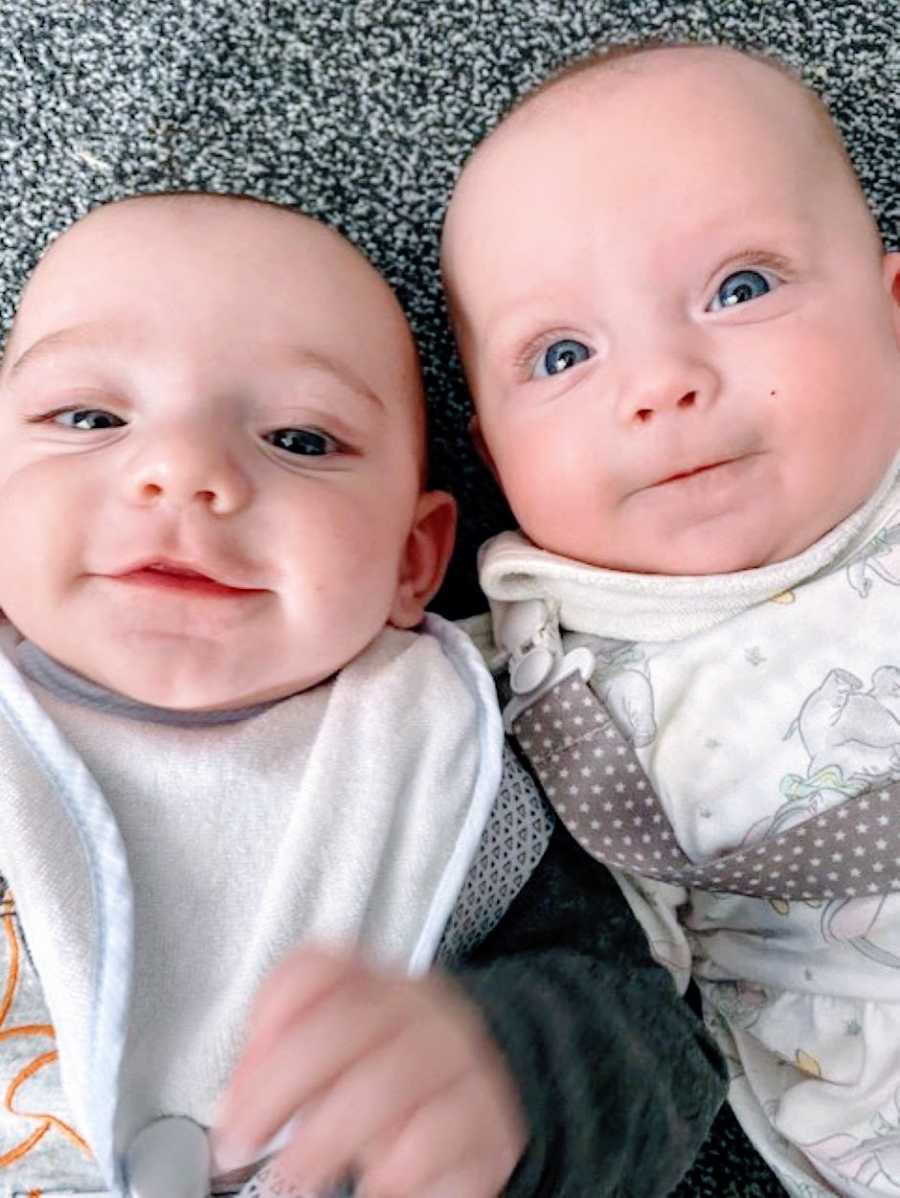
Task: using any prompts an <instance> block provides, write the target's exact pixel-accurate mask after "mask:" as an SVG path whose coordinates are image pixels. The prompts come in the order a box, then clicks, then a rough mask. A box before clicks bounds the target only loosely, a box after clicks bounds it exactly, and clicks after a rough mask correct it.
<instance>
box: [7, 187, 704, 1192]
mask: <svg viewBox="0 0 900 1198" xmlns="http://www.w3.org/2000/svg"><path fill="white" fill-rule="evenodd" d="M424 479H425V453H424V409H423V399H422V392H421V385H420V380H419V375H418V368H417V362H416V356H415V351H414V348H413V344H412V341H411V337H410V334H409V330H408V328H407V325H406V322H405V320H404V318H403V316H402V313H401V311H400V308H399V306H398V304H397V302H396V300H395V299H394V297H393V295H392V293H391V292H390V290H389V288H388V287H387V285H386V284H385V283H384V282H383V281H382V280H381V279H380V278H379V277H378V275H377V274H376V273H375V271H374V270H373V269H372V268H371V267H370V266H369V264H368V263H367V262H366V261H365V260H364V259H363V258H362V256H361V255H360V254H359V253H358V252H357V251H356V250H355V249H354V248H353V247H352V246H350V245H349V244H348V243H347V242H345V241H344V240H343V239H342V238H340V237H339V236H338V235H337V234H336V233H334V232H332V231H330V230H329V229H327V228H326V227H324V226H323V225H321V224H318V223H317V222H315V221H312V220H310V219H308V218H306V217H303V216H300V215H299V214H297V213H295V212H293V211H291V210H289V209H285V208H279V207H276V206H274V205H270V204H264V203H260V202H256V201H248V200H242V199H239V198H236V197H217V198H214V197H210V196H197V195H194V196H187V195H168V196H156V197H141V198H131V199H126V200H124V201H122V202H118V203H114V204H109V205H107V206H105V207H101V208H99V209H97V210H95V211H94V212H92V213H90V214H89V215H88V216H87V217H85V218H84V219H83V220H81V221H79V222H77V223H76V224H75V225H74V226H73V227H72V228H71V229H69V230H67V231H65V232H64V233H63V235H62V236H61V238H60V239H59V240H58V241H56V242H55V243H54V244H53V245H52V246H51V248H50V249H49V251H48V252H47V253H46V254H45V256H44V257H43V259H42V260H41V262H40V264H39V265H38V267H37V269H36V271H35V272H34V274H33V275H32V277H31V279H30V281H29V283H28V286H27V288H26V290H25V293H24V295H23V297H22V300H21V303H20V306H19V309H18V314H17V317H16V321H15V325H14V328H13V331H12V334H11V337H10V340H9V343H8V345H7V348H6V353H5V356H4V359H3V363H2V371H0V553H2V556H3V560H4V563H5V568H4V570H3V574H2V581H0V605H2V608H3V613H4V615H5V617H6V622H5V623H4V625H3V626H2V628H0V649H2V652H0V777H2V778H3V788H4V795H3V802H2V803H0V874H2V875H3V878H2V879H0V898H2V904H3V905H2V907H0V918H2V920H3V925H4V931H5V933H6V935H5V938H4V940H3V948H2V951H0V965H2V968H3V974H4V977H5V981H4V982H3V984H2V986H0V993H2V1000H0V1082H2V1088H3V1092H4V1093H6V1095H7V1099H6V1104H5V1108H4V1110H3V1112H2V1114H0V1136H2V1139H0V1183H2V1185H3V1186H4V1187H5V1192H6V1193H12V1194H15V1195H24V1194H26V1193H28V1194H35V1193H42V1194H52V1193H59V1194H66V1195H68V1194H72V1193H90V1194H92V1195H96V1194H100V1193H104V1194H105V1193H114V1194H116V1195H130V1196H131V1198H182V1196H183V1198H203V1196H204V1195H206V1194H207V1193H208V1192H209V1190H210V1187H211V1186H212V1187H213V1188H214V1189H215V1191H216V1192H225V1191H227V1192H234V1191H235V1190H237V1189H239V1188H240V1186H241V1185H242V1184H243V1183H244V1182H245V1181H246V1183H247V1184H246V1190H245V1191H244V1192H246V1194H248V1195H250V1194H253V1195H256V1196H262V1195H266V1194H276V1193H277V1194H279V1195H287V1194H299V1193H300V1192H301V1189H302V1192H303V1193H308V1192H313V1191H315V1192H318V1193H321V1192H322V1191H323V1188H326V1187H328V1188H330V1187H331V1186H332V1185H334V1184H337V1183H339V1182H341V1181H342V1180H344V1179H347V1178H348V1177H355V1178H356V1179H358V1180H359V1181H361V1182H362V1184H363V1185H364V1187H365V1188H366V1191H367V1192H368V1193H373V1194H376V1193H388V1192H389V1193H402V1194H404V1195H417V1196H419V1195H421V1196H422V1198H432V1196H434V1198H437V1196H438V1195H454V1198H456V1196H463V1195H465V1198H491V1196H493V1195H495V1194H497V1193H498V1192H499V1191H500V1190H501V1189H504V1187H506V1192H508V1193H509V1194H513V1195H521V1196H523V1198H524V1196H526V1195H530V1194H537V1193H546V1192H548V1189H547V1187H548V1186H553V1187H554V1188H553V1192H554V1193H558V1194H560V1195H564V1194H576V1193H580V1192H582V1190H581V1189H580V1186H581V1185H582V1183H583V1182H584V1180H585V1178H587V1180H588V1183H592V1181H593V1179H595V1178H598V1179H600V1180H601V1181H602V1183H603V1184H602V1185H599V1186H598V1188H597V1189H596V1190H595V1191H594V1192H596V1193H598V1194H599V1193H608V1192H612V1191H613V1189H614V1188H615V1189H616V1190H617V1189H618V1186H619V1183H620V1179H621V1178H622V1177H623V1176H630V1175H632V1174H633V1173H634V1172H635V1171H636V1170H637V1169H638V1168H639V1167H640V1166H641V1164H642V1156H643V1153H644V1146H645V1144H646V1139H647V1135H648V1134H650V1133H652V1134H654V1135H655V1136H657V1137H658V1139H659V1141H660V1149H661V1153H662V1160H661V1161H660V1162H658V1163H657V1162H655V1161H654V1162H650V1163H649V1164H648V1165H647V1167H646V1168H644V1169H643V1175H642V1179H641V1181H640V1182H639V1184H638V1186H637V1188H636V1189H635V1190H634V1192H635V1193H640V1194H642V1195H647V1196H648V1198H650V1196H652V1195H661V1194H663V1193H665V1192H667V1190H668V1189H669V1188H670V1186H671V1185H672V1184H674V1181H675V1180H677V1178H678V1176H679V1175H680V1173H681V1172H682V1171H683V1170H684V1169H685V1168H686V1167H687V1165H688V1164H689V1162H690V1159H691V1156H692V1154H693V1153H694V1152H695V1151H696V1148H697V1146H698V1144H699V1141H700V1138H701V1137H702V1135H703V1133H704V1131H705V1127H706V1124H707V1123H708V1121H709V1119H710V1118H711V1116H712V1114H713V1112H714V1110H715V1108H716V1106H717V1103H718V1102H719V1100H720V1097H721V1093H722V1080H721V1079H720V1076H719V1066H718V1063H717V1059H716V1054H715V1052H714V1050H712V1049H711V1046H710V1045H709V1044H708V1043H707V1041H706V1038H705V1035H706V1034H705V1033H704V1032H703V1031H702V1029H701V1028H700V1027H699V1025H698V1024H696V1023H694V1022H692V1020H691V1019H690V1018H689V1017H686V1016H685V1014H684V1012H683V1011H682V1010H680V1009H679V1006H680V1004H679V1002H678V999H677V995H676V994H675V991H674V988H673V987H672V985H671V981H670V979H669V977H668V975H667V973H666V972H665V971H664V970H662V969H660V968H659V967H658V966H657V965H656V964H655V963H653V961H652V960H651V958H650V956H649V953H646V952H645V948H644V946H643V944H642V943H641V942H640V940H636V939H634V938H633V920H632V917H631V914H630V912H629V911H628V910H627V908H624V911H623V908H622V904H621V895H620V894H619V893H618V891H617V889H616V887H615V884H614V883H612V882H611V879H609V876H608V873H607V871H606V870H605V869H603V868H602V867H601V866H599V865H597V864H596V863H594V862H590V868H589V869H586V868H584V866H583V865H581V864H580V863H579V862H578V861H577V860H575V861H574V862H573V860H572V859H571V858H572V853H571V849H570V847H569V843H570V842H569V837H568V835H567V833H566V832H565V831H564V829H562V828H561V827H559V828H556V829H554V826H553V822H552V820H551V818H550V816H549V815H548V814H547V813H546V811H545V809H544V808H543V807H542V805H541V803H540V801H537V800H535V798H534V796H533V795H530V794H529V792H528V791H527V788H525V787H524V785H523V779H524V778H525V776H524V774H523V772H522V770H521V767H518V766H517V765H516V764H515V762H514V761H513V760H512V759H511V758H509V757H507V758H506V760H505V761H504V757H503V753H504V750H503V735H502V727H501V724H500V719H499V713H498V712H497V709H496V705H495V700H494V694H493V684H492V681H491V678H490V676H489V675H488V673H487V672H486V670H485V669H484V667H483V666H482V664H481V661H480V658H479V657H478V654H477V653H476V651H475V650H474V648H473V647H472V646H471V645H470V644H469V642H468V641H466V639H465V638H464V637H463V636H462V634H461V633H460V632H459V631H457V630H456V629H454V628H453V627H452V626H450V625H448V624H446V623H445V622H443V621H440V620H438V619H436V618H433V617H429V618H428V619H427V620H426V622H425V623H424V625H423V624H422V620H423V613H424V608H425V605H426V604H427V602H428V601H429V599H430V598H431V597H432V595H433V594H434V593H435V591H436V589H437V587H438V585H439V583H440V580H441V577H442V574H443V571H444V567H445V564H446V562H447V558H448V555H449V553H450V549H451V543H452V538H453V531H454V520H455V509H454V504H453V501H452V499H451V498H450V497H449V496H448V495H446V494H443V493H441V492H438V491H429V490H426V489H425V486H424ZM526 781H527V779H526ZM514 900H515V901H514ZM598 925H599V926H603V927H604V928H605V929H606V930H607V932H608V935H607V936H606V938H605V940H604V941H603V942H602V943H601V942H599V941H598V938H597V936H596V928H597V926H598ZM26 945H27V951H23V949H24V947H25V946H26ZM298 945H299V946H300V947H298ZM438 962H439V963H440V965H441V967H442V968H441V969H437V968H434V969H432V968H431V966H432V964H433V963H438ZM273 971H274V972H273ZM451 974H452V975H453V976H452V977H451ZM263 979H268V980H266V981H265V982H264V981H263ZM638 1028H646V1029H648V1030H647V1031H646V1033H644V1032H640V1033H639V1032H638V1031H636V1030H635V1029H638ZM248 1029H249V1031H248ZM54 1040H55V1047H54ZM660 1046H664V1050H662V1051H661V1050H660ZM55 1048H58V1054H59V1059H58V1063H57V1059H56V1051H55ZM652 1052H658V1053H659V1056H660V1058H661V1059H660V1061H659V1065H658V1068H657V1070H656V1071H654V1072H653V1073H650V1072H649V1071H646V1070H645V1071H644V1074H645V1076H644V1077H639V1076H638V1073H639V1070H638V1065H637V1062H639V1061H644V1060H646V1059H647V1056H648V1053H652ZM601 1061H602V1064H603V1068H602V1069H601V1068H600V1067H599V1063H600V1062H601ZM626 1087H627V1088H628V1089H629V1090H630V1091H634V1089H635V1088H637V1089H639V1090H640V1091H641V1093H642V1102H641V1110H640V1114H636V1115H635V1117H634V1119H632V1120H631V1121H630V1122H626V1123H623V1122H622V1121H621V1120H618V1121H617V1126H618V1127H619V1129H620V1134H619V1135H618V1137H609V1136H607V1134H606V1127H607V1124H608V1122H609V1111H611V1110H615V1109H616V1108H617V1107H618V1106H619V1105H620V1101H621V1095H622V1093H623V1091H624V1088H626ZM585 1095H586V1096H587V1097H588V1099H589V1101H588V1102H586V1103H584V1097H585ZM573 1096H575V1097H573ZM576 1098H577V1101H576ZM582 1103H584V1107H583V1109H582V1107H581V1105H580V1104H582ZM301 1108H302V1112H301V1114H300V1117H299V1118H297V1119H296V1120H295V1119H294V1116H295V1115H296V1114H297V1112H298V1111H301ZM698 1108H699V1109H700V1111H701V1114H702V1117H701V1119H700V1121H699V1128H698V1127H697V1126H696V1124H695V1121H694V1119H693V1114H694V1112H695V1110H697V1109H698ZM35 1111H41V1112H45V1113H44V1114H41V1115H39V1116H36V1115H33V1114H26V1113H24V1112H35ZM704 1120H705V1121H704ZM211 1127H213V1128H214V1131H213V1134H212V1135H208V1134H207V1133H208V1129H210V1128H211ZM279 1131H280V1132H281V1134H280V1135H278V1136H277V1137H276V1133H279ZM273 1137H276V1139H275V1143H276V1144H277V1146H278V1147H280V1148H281V1149H283V1151H281V1153H280V1155H279V1156H278V1158H277V1159H276V1160H275V1161H274V1163H273V1164H271V1165H270V1166H268V1168H267V1169H264V1170H263V1171H262V1173H261V1174H258V1175H256V1176H252V1175H253V1174H254V1173H256V1171H257V1167H258V1162H259V1161H260V1159H262V1158H265V1157H266V1156H267V1155H269V1154H271V1152H272V1151H274V1149H273ZM247 1179H250V1180H247Z"/></svg>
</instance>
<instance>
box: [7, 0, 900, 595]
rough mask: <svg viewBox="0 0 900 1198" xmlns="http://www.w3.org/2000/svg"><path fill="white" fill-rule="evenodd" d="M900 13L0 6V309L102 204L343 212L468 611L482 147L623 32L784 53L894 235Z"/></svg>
mask: <svg viewBox="0 0 900 1198" xmlns="http://www.w3.org/2000/svg"><path fill="white" fill-rule="evenodd" d="M898 23H900V3H898V0H808V2H803V0H775V2H771V3H767V2H765V0H706V2H703V0H692V2H690V3H677V2H673V0H669V2H665V0H593V2H592V0H356V2H353V0H0V196H2V206H0V282H2V288H0V325H2V327H6V326H7V324H8V321H9V318H10V315H11V313H12V312H13V310H14V307H15V303H16V299H17V296H18V293H19V290H20V286H21V283H22V280H23V278H24V276H25V275H26V274H27V272H28V271H29V270H30V269H31V267H32V266H33V264H34V262H35V260H36V257H37V256H38V254H39V253H40V251H41V250H42V249H43V247H44V246H45V244H46V242H47V240H48V238H49V237H50V236H51V235H52V234H53V233H55V232H57V231H59V230H61V229H63V228H65V227H66V226H67V225H68V224H69V223H70V222H71V221H72V220H73V219H75V218H76V217H77V216H79V215H81V214H83V213H84V212H86V211H87V210H88V209H89V208H90V207H92V206H95V205H96V204H98V203H101V202H103V201H105V200H108V199H112V198H115V197H119V196H122V195H126V194H132V193H135V192H144V191H154V190H163V189H176V190H177V189H184V188H187V189H204V190H210V191H241V192H246V193H249V194H251V195H256V196H259V197H262V198H267V199H272V200H276V201H280V202H285V203H292V204H296V205H299V206H301V207H303V208H305V209H306V210H307V211H309V212H310V213H312V214H313V215H316V216H319V217H321V218H323V219H325V220H327V221H329V222H331V223H333V224H334V225H336V226H337V227H338V228H340V229H341V230H343V231H344V232H346V233H347V234H349V235H350V237H351V238H352V239H353V240H354V241H355V242H356V243H357V244H358V245H359V246H360V247H361V248H362V249H363V250H365V252H366V253H367V254H368V255H369V257H370V258H371V259H372V261H373V262H374V264H375V265H376V266H377V267H378V268H379V269H381V270H382V271H383V272H384V273H385V274H386V275H387V277H388V279H389V280H390V281H391V282H392V283H393V284H394V285H395V286H396V287H397V289H398V291H399V293H400V296H401V299H402V301H403V302H404V304H405V306H406V308H407V310H408V312H409V315H410V317H411V319H412V322H413V326H414V329H415V331H416V333H417V335H418V337H419V341H420V344H421V347H422V351H423V357H424V363H425V372H426V382H427V386H428V391H429V396H430V401H431V411H432V440H433V454H432V460H433V476H434V480H435V482H436V483H437V484H439V485H442V486H451V487H452V489H454V490H455V491H456V493H457V494H458V495H459V497H460V499H461V501H462V517H463V519H462V535H461V538H460V545H459V549H458V552H457V556H456V560H455V563H454V567H453V569H452V570H451V573H450V577H449V580H448V583H447V586H446V587H445V589H444V592H443V593H442V596H441V598H440V600H439V602H438V604H437V606H438V608H439V609H440V610H443V611H444V613H445V614H450V615H464V614H467V613H471V612H472V611H475V610H477V609H478V608H479V606H480V601H479V599H478V597H477V591H476V588H475V581H474V578H475V573H474V549H475V546H476V545H477V543H478V542H479V541H480V540H482V539H483V538H484V537H485V536H487V535H489V534H490V533H492V532H495V531H497V530H499V528H501V527H503V526H504V525H505V524H506V523H507V514H506V511H505V508H504V507H503V505H502V504H501V502H500V500H499V498H498V496H497V495H496V492H495V491H494V489H493V487H492V485H491V483H490V481H489V480H488V478H487V476H486V473H485V472H484V471H483V470H482V468H481V467H480V466H479V465H478V463H477V462H476V460H475V458H474V456H473V454H472V452H471V449H470V447H469V445H468V440H467V435H466V424H467V419H468V408H467V401H466V397H465V394H464V388H463V386H462V381H461V376H460V372H459V369H458V365H457V362H456V359H455V356H454V353H453V350H452V347H451V343H450V339H449V337H448V334H447V329H446V325H445V321H444V316H443V309H442V305H441V300H440V297H439V289H438V276H437V245H438V235H439V228H440V221H441V216H442V213H443V209H444V205H445V202H446V199H447V195H448V193H449V190H450V188H451V186H452V183H453V179H454V177H455V175H456V173H457V171H458V169H459V167H460V165H461V163H462V161H463V160H464V159H465V157H466V155H467V154H468V152H469V151H470V149H471V148H472V146H473V145H474V144H475V143H476V142H477V141H478V140H479V139H480V138H481V137H482V136H483V134H484V133H485V132H486V131H487V129H489V128H490V126H491V125H493V124H494V123H495V121H496V120H497V119H498V117H499V115H500V114H501V113H502V112H503V110H504V109H505V108H506V107H507V106H508V105H509V104H510V102H511V101H512V100H513V99H514V98H515V97H516V96H517V95H519V94H520V93H521V92H522V91H523V90H525V89H526V88H527V87H529V86H530V85H531V84H533V83H534V82H536V81H537V80H538V79H540V78H541V77H543V76H544V75H545V74H546V73H547V72H548V71H550V70H552V69H553V68H555V67H557V66H558V65H560V64H561V63H562V62H564V61H565V60H567V59H568V58H570V57H571V56H573V55H577V54H581V53H584V52H586V51H588V50H589V49H591V48H592V47H594V46H597V45H600V44H604V43H607V42H609V41H618V40H623V39H626V40H633V39H635V38H638V37H661V38H689V39H696V40H703V41H724V42H728V43H731V44H734V45H738V46H746V47H754V48H758V49H763V50H771V51H775V52H776V53H778V54H779V55H780V56H781V57H783V58H784V59H785V60H786V61H788V62H789V63H792V64H794V65H795V66H797V67H799V68H801V69H802V71H803V73H804V75H805V76H806V78H807V79H808V80H809V82H811V83H812V84H813V85H814V86H815V87H816V88H817V89H818V90H819V91H820V92H821V93H822V94H823V95H824V96H825V98H826V99H827V100H828V101H829V103H830V104H831V106H832V108H833V111H834V112H835V115H836V116H837V118H838V121H839V123H840V125H841V127H842V129H843V131H844V133H845V135H846V137H847V140H848V142H849V145H850V149H851V152H852V154H853V157H854V159H855V160H856V163H857V165H858V167H859V171H860V174H861V176H862V179H863V182H864V185H865V187H866V189H867V191H868V194H869V195H870V197H871V200H872V204H873V208H874V209H875V211H876V214H877V215H878V217H879V220H880V222H881V226H882V229H883V232H884V235H885V238H886V240H887V242H888V244H889V245H890V246H891V247H892V248H896V247H897V246H898V245H900V195H898V191H897V188H896V178H897V148H896V147H897V144H898V133H900V128H898V125H900V122H898V105H900V45H898V40H897V31H898ZM536 169H538V166H537V164H536ZM550 235H551V231H550V230H548V236H550Z"/></svg>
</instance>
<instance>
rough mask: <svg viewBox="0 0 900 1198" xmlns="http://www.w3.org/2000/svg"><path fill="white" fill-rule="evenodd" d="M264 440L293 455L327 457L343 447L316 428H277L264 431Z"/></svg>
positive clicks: (340, 450) (338, 451)
mask: <svg viewBox="0 0 900 1198" xmlns="http://www.w3.org/2000/svg"><path fill="white" fill-rule="evenodd" d="M264 440H266V441H268V442H269V444H270V445H273V446H274V447H275V448H276V449H280V450H282V451H283V452H284V453H290V454H293V455H294V456H295V457H308V458H309V457H315V458H321V457H328V456H329V455H330V454H334V453H341V452H343V451H344V449H345V447H344V446H343V445H342V444H341V442H340V441H337V440H336V439H335V438H334V437H332V436H330V435H329V434H328V433H324V432H322V430H321V429H317V428H277V429H273V430H272V432H270V433H266V434H265V436H264Z"/></svg>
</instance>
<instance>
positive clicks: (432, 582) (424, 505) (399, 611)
mask: <svg viewBox="0 0 900 1198" xmlns="http://www.w3.org/2000/svg"><path fill="white" fill-rule="evenodd" d="M455 535H456V500H455V499H454V498H453V496H452V495H448V494H447V492H446V491H426V492H425V493H424V494H422V495H420V496H419V502H418V504H417V505H416V515H415V520H414V522H413V526H412V531H411V532H410V534H409V537H408V538H407V541H406V548H405V549H404V552H403V561H402V562H401V563H400V577H399V579H398V580H397V593H396V594H395V596H394V602H393V604H392V606H391V612H390V615H389V617H388V620H389V623H391V624H393V625H394V627H395V628H415V626H416V625H417V624H419V623H421V621H422V617H423V615H424V614H425V608H426V607H427V605H428V604H429V603H430V602H431V600H432V599H433V598H434V596H435V595H436V594H437V590H438V587H439V586H440V585H441V583H442V582H443V580H444V574H445V572H446V570H447V565H448V563H449V561H450V555H451V553H452V552H453V540H454V537H455Z"/></svg>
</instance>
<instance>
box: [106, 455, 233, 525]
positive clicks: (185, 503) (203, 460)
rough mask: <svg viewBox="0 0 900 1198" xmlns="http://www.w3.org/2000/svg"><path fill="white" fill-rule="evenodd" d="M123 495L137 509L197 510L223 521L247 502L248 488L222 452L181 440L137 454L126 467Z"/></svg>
mask: <svg viewBox="0 0 900 1198" xmlns="http://www.w3.org/2000/svg"><path fill="white" fill-rule="evenodd" d="M126 490H127V493H128V496H129V499H130V500H131V502H133V503H137V504H139V505H141V506H152V505H157V504H162V505H169V506H173V507H179V508H183V507H190V506H193V505H195V504H201V505H203V506H205V507H207V508H209V510H210V511H211V512H212V513H213V514H215V515H226V514H228V513H229V512H233V511H237V510H239V509H240V508H241V507H242V506H243V505H244V504H245V503H246V502H247V499H248V497H249V493H250V486H249V482H248V479H247V476H246V473H245V471H244V470H243V469H242V468H241V466H240V465H239V464H238V463H237V461H236V460H235V459H234V457H233V455H232V454H230V453H229V452H228V450H227V448H226V447H225V446H220V445H218V444H216V443H211V442H208V441H204V440H203V439H201V438H199V437H197V436H191V437H189V436H187V435H184V436H182V437H169V438H167V439H166V440H164V441H158V442H155V443H154V444H153V445H152V446H148V447H147V448H146V449H145V450H143V451H141V452H139V453H138V454H137V455H136V456H135V458H134V459H133V460H132V461H131V462H130V463H129V464H128V467H127V474H126Z"/></svg>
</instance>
